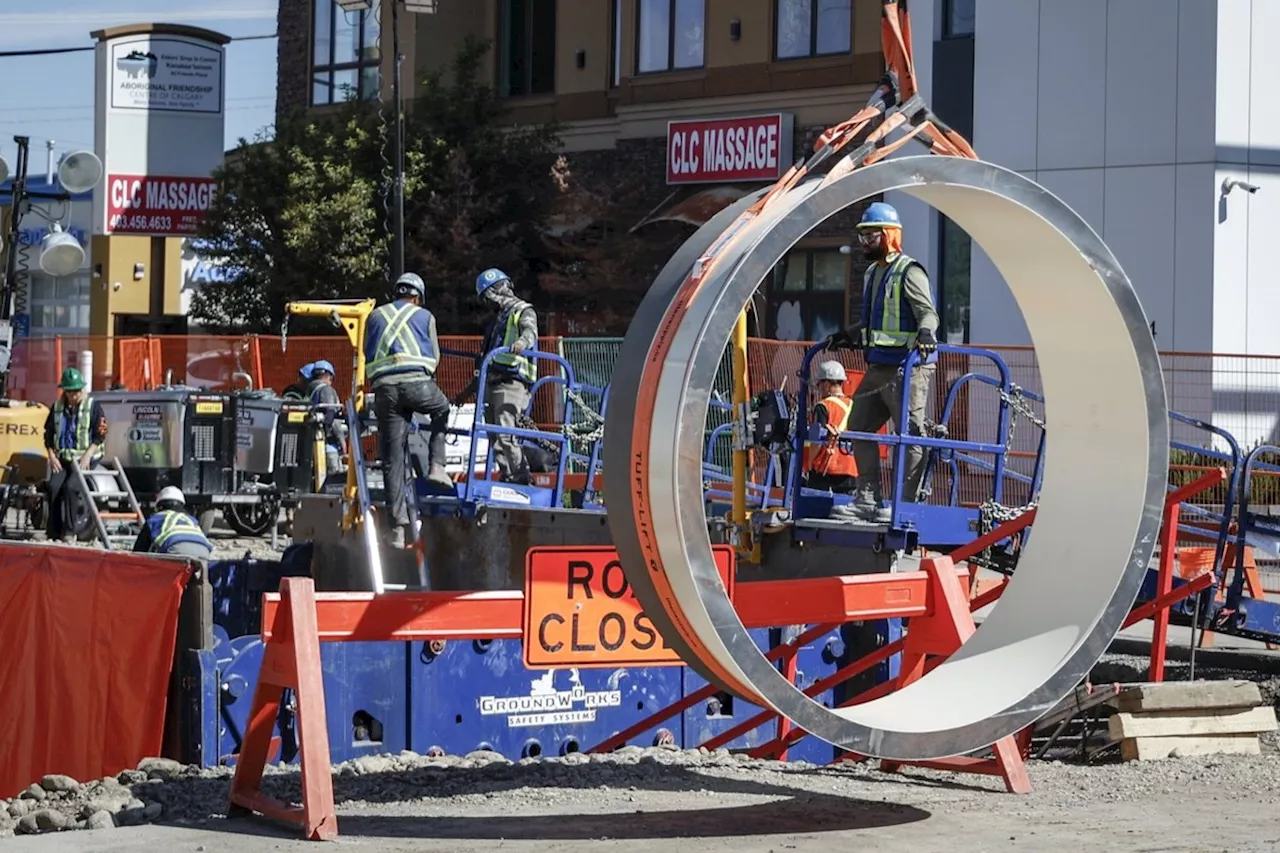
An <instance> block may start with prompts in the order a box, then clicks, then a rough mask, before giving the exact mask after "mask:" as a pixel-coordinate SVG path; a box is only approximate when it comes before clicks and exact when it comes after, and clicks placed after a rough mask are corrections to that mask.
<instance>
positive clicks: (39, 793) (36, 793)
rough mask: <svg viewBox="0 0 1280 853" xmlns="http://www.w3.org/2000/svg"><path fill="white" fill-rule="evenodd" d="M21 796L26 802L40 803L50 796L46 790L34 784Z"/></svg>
mask: <svg viewBox="0 0 1280 853" xmlns="http://www.w3.org/2000/svg"><path fill="white" fill-rule="evenodd" d="M20 796H21V797H22V798H23V799H24V800H35V801H36V802H37V803H38V802H40V801H41V800H43V799H44V798H45V797H46V796H48V794H46V793H45V790H44V788H41V787H40V786H39V785H36V784H32V785H31V787H29V788H27V790H25V791H23V792H22V794H21V795H20Z"/></svg>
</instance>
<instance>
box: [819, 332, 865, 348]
mask: <svg viewBox="0 0 1280 853" xmlns="http://www.w3.org/2000/svg"><path fill="white" fill-rule="evenodd" d="M860 337H861V330H860V329H859V328H858V327H857V326H854V327H852V328H849V329H842V330H841V331H839V332H835V333H834V334H830V335H827V337H826V338H825V339H824V340H823V341H822V348H823V349H827V350H842V349H861V347H862V344H861V343H860V341H859V340H858V338H860Z"/></svg>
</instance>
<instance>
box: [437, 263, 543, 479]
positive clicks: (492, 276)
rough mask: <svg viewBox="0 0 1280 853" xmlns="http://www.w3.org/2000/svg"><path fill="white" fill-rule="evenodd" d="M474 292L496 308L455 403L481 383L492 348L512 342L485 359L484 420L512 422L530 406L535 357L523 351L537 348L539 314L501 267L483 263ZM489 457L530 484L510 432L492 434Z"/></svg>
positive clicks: (503, 470) (526, 465) (521, 454)
mask: <svg viewBox="0 0 1280 853" xmlns="http://www.w3.org/2000/svg"><path fill="white" fill-rule="evenodd" d="M476 295H477V296H479V297H480V298H481V299H482V300H484V301H485V302H486V303H488V305H489V306H490V307H492V309H493V311H494V316H493V319H492V320H490V322H489V325H488V328H487V329H486V330H485V335H484V343H483V345H482V346H481V348H480V355H479V356H478V357H477V358H476V372H475V376H474V377H472V379H471V383H470V384H469V385H467V387H466V388H464V389H463V390H462V393H460V394H459V395H458V396H457V397H456V398H454V403H455V404H459V403H461V402H463V401H464V400H466V399H468V398H469V397H470V396H471V395H472V394H474V393H475V392H476V389H477V388H478V387H479V384H480V363H481V362H482V361H484V358H485V356H487V355H488V354H489V353H491V352H493V351H494V350H496V349H500V348H502V347H510V348H511V352H507V353H501V354H499V355H496V356H494V357H493V359H492V360H491V361H490V362H489V368H488V372H487V375H486V376H485V395H484V396H485V400H484V419H485V422H486V423H490V424H496V425H497V426H502V427H515V426H516V425H517V422H518V421H519V419H520V416H521V415H523V414H524V413H525V409H527V408H528V407H529V389H530V388H531V387H533V383H534V382H536V381H537V379H538V369H537V367H536V366H535V365H534V363H533V359H531V358H529V357H528V356H525V355H521V353H523V352H526V351H530V350H536V349H537V348H538V315H537V313H536V312H535V311H534V310H533V306H531V305H530V304H529V303H528V302H525V301H524V300H522V299H520V298H519V297H517V296H516V295H515V293H514V292H513V291H512V286H511V279H510V277H508V276H507V274H506V273H504V272H503V271H502V270H500V269H487V270H485V271H484V272H482V273H480V275H479V276H477V277H476ZM490 438H491V440H492V441H493V458H494V461H495V462H497V463H498V470H499V471H500V472H501V473H502V479H504V480H506V481H508V482H511V483H517V484H520V485H528V484H529V483H531V482H532V481H533V478H532V476H531V475H530V471H529V463H528V461H527V460H525V458H524V452H523V451H522V449H521V447H520V440H519V439H518V438H516V437H515V436H513V435H507V434H502V435H491V436H490Z"/></svg>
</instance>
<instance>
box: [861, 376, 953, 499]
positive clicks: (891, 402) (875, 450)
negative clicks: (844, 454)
mask: <svg viewBox="0 0 1280 853" xmlns="http://www.w3.org/2000/svg"><path fill="white" fill-rule="evenodd" d="M900 369H901V368H899V367H898V365H896V364H870V365H867V372H866V375H864V376H863V377H862V381H861V382H859V383H858V388H857V390H856V391H854V392H853V411H852V412H851V413H850V414H849V426H848V429H849V431H850V432H876V431H877V430H879V429H880V428H881V427H882V426H884V425H885V424H886V423H888V422H889V421H893V422H894V429H895V430H897V432H898V434H899V435H902V434H903V430H902V425H901V424H899V423H898V422H897V421H898V413H899V411H900V410H901V406H902V376H901V374H900V373H899V370H900ZM936 371H937V365H936V364H918V365H916V366H915V367H913V368H912V369H911V388H910V391H909V393H908V397H907V429H908V431H907V434H909V435H924V419H925V414H926V409H927V407H928V403H929V393H930V391H931V390H932V387H933V375H934V373H935V372H936ZM853 458H854V459H855V460H856V461H857V463H858V497H857V501H856V502H857V503H858V504H859V505H868V504H872V503H874V504H876V505H879V503H880V501H881V500H883V498H884V489H883V486H882V485H881V480H880V445H878V444H877V443H875V442H874V441H855V442H854V443H853ZM924 458H925V448H923V447H921V446H920V445H918V444H917V445H908V447H907V465H906V471H905V472H904V473H903V483H902V499H903V500H906V501H915V500H916V499H917V497H918V495H919V492H920V481H921V480H922V479H923V478H924Z"/></svg>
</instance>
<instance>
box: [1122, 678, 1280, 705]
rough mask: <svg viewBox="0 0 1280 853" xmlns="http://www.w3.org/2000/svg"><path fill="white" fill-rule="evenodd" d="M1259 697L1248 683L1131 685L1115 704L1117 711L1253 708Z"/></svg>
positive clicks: (1201, 682) (1256, 687)
mask: <svg viewBox="0 0 1280 853" xmlns="http://www.w3.org/2000/svg"><path fill="white" fill-rule="evenodd" d="M1261 704H1262V694H1261V692H1259V690H1258V685H1256V684H1254V683H1253V682H1252V681H1175V682H1164V683H1160V684H1135V685H1133V686H1131V687H1127V688H1125V689H1124V690H1123V691H1122V692H1121V693H1120V697H1119V699H1118V700H1117V706H1118V707H1119V709H1120V710H1121V711H1191V710H1199V709H1206V708H1207V709H1214V710H1217V709H1220V708H1253V707H1256V706H1258V705H1261Z"/></svg>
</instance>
